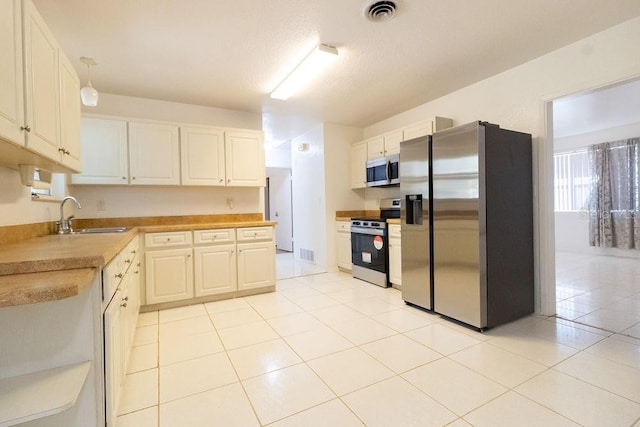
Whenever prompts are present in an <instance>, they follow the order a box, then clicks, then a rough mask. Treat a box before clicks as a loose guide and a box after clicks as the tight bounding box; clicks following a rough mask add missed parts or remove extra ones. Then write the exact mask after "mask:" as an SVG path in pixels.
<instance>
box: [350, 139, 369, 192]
mask: <svg viewBox="0 0 640 427" xmlns="http://www.w3.org/2000/svg"><path fill="white" fill-rule="evenodd" d="M350 154H351V155H350V165H349V170H350V174H351V188H365V187H366V186H367V143H366V141H362V142H359V143H357V144H353V145H352V146H351V153H350Z"/></svg>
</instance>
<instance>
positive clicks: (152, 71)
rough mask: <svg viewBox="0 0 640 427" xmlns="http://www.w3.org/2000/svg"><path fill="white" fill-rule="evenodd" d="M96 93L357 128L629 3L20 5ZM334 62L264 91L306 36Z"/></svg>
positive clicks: (623, 16)
mask: <svg viewBox="0 0 640 427" xmlns="http://www.w3.org/2000/svg"><path fill="white" fill-rule="evenodd" d="M34 2H35V4H36V7H37V8H38V10H39V11H40V13H41V14H42V15H43V17H44V19H45V21H46V22H47V23H48V25H49V26H50V28H51V30H52V31H53V33H54V35H55V37H56V39H57V40H58V42H59V43H60V44H61V46H62V48H63V50H64V51H65V52H66V53H67V56H69V59H70V60H71V61H72V63H73V64H74V65H75V66H76V69H77V71H78V73H79V75H80V77H81V79H82V80H83V82H84V81H85V80H86V68H85V67H84V66H83V65H82V64H81V63H80V61H79V58H80V56H90V57H93V58H95V59H96V61H97V62H98V66H97V67H94V68H92V70H91V80H92V83H93V86H94V87H96V88H97V89H98V90H99V91H100V92H105V93H113V94H119V95H128V96H136V97H143V98H152V99H160V100H167V101H173V102H182V103H188V104H196V105H205V106H211V107H218V108H228V109H234V110H241V111H249V112H260V113H262V114H263V121H264V127H265V131H266V133H267V137H268V139H273V140H285V139H288V138H291V137H293V136H297V135H298V134H299V133H300V132H302V131H304V130H306V127H307V126H309V125H310V123H317V122H332V123H338V124H344V125H351V126H360V127H363V126H367V125H370V124H372V123H375V122H377V121H379V120H381V119H384V118H386V117H389V116H391V115H394V114H397V113H400V112H402V111H405V110H407V109H409V108H412V107H415V106H417V105H420V104H423V103H425V102H428V101H429V100H432V99H435V98H437V97H439V96H442V95H445V94H447V93H450V92H452V91H454V90H456V89H459V88H462V87H464V86H467V85H469V84H471V83H473V82H476V81H479V80H482V79H484V78H487V77H489V76H491V75H494V74H496V73H499V72H501V71H504V70H507V69H509V68H512V67H514V66H516V65H518V64H521V63H524V62H526V61H528V60H530V59H533V58H536V57H538V56H541V55H543V54H545V53H547V52H550V51H552V50H555V49H557V48H560V47H562V46H565V45H567V44H569V43H572V42H574V41H577V40H579V39H582V38H584V37H586V36H588V35H590V34H593V33H596V32H598V31H601V30H604V29H606V28H608V27H611V26H613V25H615V24H617V23H620V22H623V21H626V20H629V19H632V18H634V17H636V16H639V15H640V1H638V0H609V1H602V0H580V1H567V0H483V1H477V0H446V1H445V0H440V1H437V0H396V2H397V3H398V5H399V8H398V12H397V16H396V17H395V18H394V19H393V20H391V21H388V22H384V23H372V22H369V21H367V20H366V19H364V18H363V17H362V8H363V5H364V4H365V0H228V1H219V0H188V1H178V0H110V1H105V0H55V1H52V0H34ZM319 42H321V43H325V44H330V45H333V46H336V47H337V48H338V49H339V51H340V55H339V60H338V61H337V62H336V63H335V65H334V66H333V67H332V68H331V69H329V70H327V72H325V73H324V74H323V75H321V76H320V77H319V78H317V79H316V81H315V82H314V84H312V85H311V86H310V87H309V88H308V89H307V90H305V91H304V92H303V93H301V94H300V95H299V96H295V97H293V98H290V99H289V100H288V101H278V100H272V99H270V98H269V92H270V91H271V90H272V89H273V88H274V87H275V86H276V84H277V83H278V82H279V79H280V78H281V77H283V75H284V74H286V72H287V71H288V67H290V66H292V65H294V64H295V63H297V62H298V61H299V60H300V59H301V57H303V56H304V55H305V54H306V53H307V52H308V51H309V50H310V49H311V48H312V47H313V46H314V45H315V44H317V43H319Z"/></svg>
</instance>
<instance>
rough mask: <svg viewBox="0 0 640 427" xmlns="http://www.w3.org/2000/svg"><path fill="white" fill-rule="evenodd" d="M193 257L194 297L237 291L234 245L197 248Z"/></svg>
mask: <svg viewBox="0 0 640 427" xmlns="http://www.w3.org/2000/svg"><path fill="white" fill-rule="evenodd" d="M193 256H194V258H195V259H194V267H195V273H194V280H195V282H194V284H195V296H196V297H202V296H206V295H215V294H221V293H225V292H233V291H235V290H237V289H238V284H237V283H238V282H237V277H236V245H235V244H233V245H216V246H205V247H197V248H194V250H193Z"/></svg>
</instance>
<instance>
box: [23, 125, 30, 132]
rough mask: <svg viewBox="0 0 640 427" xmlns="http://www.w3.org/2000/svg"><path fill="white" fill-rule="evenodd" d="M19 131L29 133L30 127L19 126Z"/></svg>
mask: <svg viewBox="0 0 640 427" xmlns="http://www.w3.org/2000/svg"><path fill="white" fill-rule="evenodd" d="M20 130H26V131H27V132H31V126H29V125H27V126H20Z"/></svg>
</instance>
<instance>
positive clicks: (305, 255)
mask: <svg viewBox="0 0 640 427" xmlns="http://www.w3.org/2000/svg"><path fill="white" fill-rule="evenodd" d="M315 258H316V257H315V253H314V252H313V251H312V250H311V249H302V248H300V259H303V260H305V261H309V262H315Z"/></svg>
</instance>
